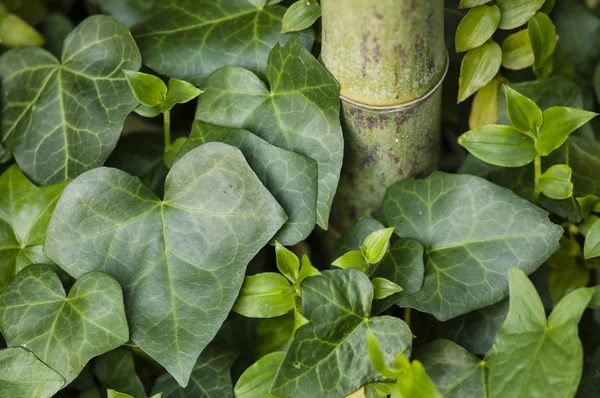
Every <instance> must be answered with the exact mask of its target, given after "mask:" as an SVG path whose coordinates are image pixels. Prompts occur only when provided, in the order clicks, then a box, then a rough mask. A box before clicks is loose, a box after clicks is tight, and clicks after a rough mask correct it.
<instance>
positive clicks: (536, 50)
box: [527, 12, 556, 77]
mask: <svg viewBox="0 0 600 398" xmlns="http://www.w3.org/2000/svg"><path fill="white" fill-rule="evenodd" d="M527 31H528V33H529V41H530V42H531V48H532V50H533V56H534V63H533V70H534V71H535V72H536V74H537V75H538V77H547V75H543V74H540V71H543V70H545V69H544V68H543V67H544V65H545V64H546V63H547V62H548V61H549V59H550V57H551V56H552V54H553V53H554V48H555V47H556V29H555V27H554V24H553V23H552V20H550V17H549V16H548V15H546V14H544V13H543V12H538V13H537V14H535V16H534V17H533V18H531V19H530V20H529V22H528V24H527Z"/></svg>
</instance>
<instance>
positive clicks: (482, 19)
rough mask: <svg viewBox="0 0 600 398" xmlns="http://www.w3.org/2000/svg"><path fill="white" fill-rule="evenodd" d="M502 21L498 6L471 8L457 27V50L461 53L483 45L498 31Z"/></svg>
mask: <svg viewBox="0 0 600 398" xmlns="http://www.w3.org/2000/svg"><path fill="white" fill-rule="evenodd" d="M498 22H500V10H499V9H498V7H496V6H487V5H486V6H479V7H475V8H471V9H470V10H469V12H467V15H465V16H464V17H463V19H462V20H461V21H460V24H459V25H458V28H457V29H456V42H455V45H456V52H458V53H460V52H463V51H468V50H471V49H473V48H476V47H479V46H481V45H482V44H483V43H485V42H486V41H488V39H489V38H490V37H492V35H493V34H494V32H495V31H496V28H497V27H498Z"/></svg>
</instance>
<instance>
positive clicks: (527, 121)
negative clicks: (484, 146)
mask: <svg viewBox="0 0 600 398" xmlns="http://www.w3.org/2000/svg"><path fill="white" fill-rule="evenodd" d="M502 88H503V89H504V96H505V98H506V113H507V114H508V118H509V119H510V122H511V123H512V125H513V127H514V128H516V129H517V130H519V131H520V132H522V133H525V134H527V135H529V136H531V137H534V138H535V137H537V133H538V129H539V128H540V127H541V126H542V122H543V121H544V119H543V116H542V111H541V110H540V108H539V107H538V106H537V105H536V103H535V102H533V101H532V100H530V99H529V98H527V97H526V96H524V95H523V94H521V93H519V92H518V91H517V90H515V89H512V88H510V87H509V86H507V85H503V86H502ZM484 160H485V159H484Z"/></svg>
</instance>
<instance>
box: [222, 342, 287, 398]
mask: <svg viewBox="0 0 600 398" xmlns="http://www.w3.org/2000/svg"><path fill="white" fill-rule="evenodd" d="M284 358H285V352H283V351H276V352H272V353H270V354H267V355H265V356H264V357H262V358H260V359H259V360H258V361H256V363H254V364H253V365H252V366H250V367H249V368H248V369H246V371H245V372H244V373H242V375H241V376H240V378H239V380H238V382H237V383H236V385H235V388H234V390H233V392H234V394H235V397H236V398H280V397H279V396H277V395H273V394H270V393H269V389H270V388H271V385H272V384H273V380H274V379H275V375H276V374H277V371H278V370H279V367H280V366H281V363H282V362H283V359H284Z"/></svg>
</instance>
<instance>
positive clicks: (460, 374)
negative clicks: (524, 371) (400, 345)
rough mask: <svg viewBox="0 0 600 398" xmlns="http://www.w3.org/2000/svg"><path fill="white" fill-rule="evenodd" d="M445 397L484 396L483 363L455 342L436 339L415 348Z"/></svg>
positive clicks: (484, 373) (484, 369)
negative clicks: (417, 348)
mask: <svg viewBox="0 0 600 398" xmlns="http://www.w3.org/2000/svg"><path fill="white" fill-rule="evenodd" d="M415 358H416V359H418V360H419V361H421V363H422V364H423V367H424V368H425V370H426V371H427V374H428V375H429V377H430V378H431V380H433V382H434V383H435V386H436V387H437V389H438V390H439V391H440V392H441V393H442V394H443V395H444V397H445V398H462V397H485V396H486V385H485V379H486V378H487V364H486V363H485V361H482V360H480V359H479V358H477V357H476V356H475V355H473V354H471V353H470V352H468V351H467V350H465V349H464V348H462V347H461V346H459V345H456V344H455V343H453V342H451V341H449V340H444V339H439V340H435V341H434V342H433V343H430V344H427V345H426V346H425V347H423V348H421V349H420V350H419V351H417V352H416V354H415Z"/></svg>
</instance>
